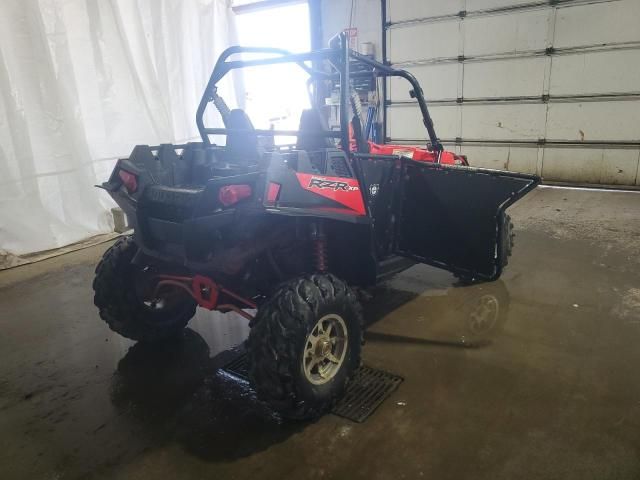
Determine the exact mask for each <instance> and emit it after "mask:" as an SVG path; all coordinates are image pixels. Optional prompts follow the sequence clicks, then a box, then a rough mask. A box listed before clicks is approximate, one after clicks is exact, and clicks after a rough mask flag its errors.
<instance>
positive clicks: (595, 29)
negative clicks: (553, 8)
mask: <svg viewBox="0 0 640 480" xmlns="http://www.w3.org/2000/svg"><path fill="white" fill-rule="evenodd" d="M639 19H640V1H638V0H620V1H617V2H607V3H597V4H591V5H576V6H568V7H564V8H558V13H557V15H556V27H555V37H554V46H555V47H556V48H566V47H576V46H584V45H605V44H609V43H618V42H637V41H640V23H639Z"/></svg>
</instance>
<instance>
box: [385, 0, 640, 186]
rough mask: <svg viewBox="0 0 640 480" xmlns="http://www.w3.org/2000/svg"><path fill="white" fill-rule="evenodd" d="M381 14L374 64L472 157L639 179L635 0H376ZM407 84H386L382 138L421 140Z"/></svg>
mask: <svg viewBox="0 0 640 480" xmlns="http://www.w3.org/2000/svg"><path fill="white" fill-rule="evenodd" d="M386 20H387V23H386V59H385V60H387V61H389V62H390V63H391V64H392V65H394V66H395V67H399V68H405V69H407V70H409V71H410V72H412V73H413V74H414V75H415V76H416V77H417V78H418V80H419V81H420V83H421V85H422V87H423V89H424V91H425V95H426V97H427V100H428V101H429V102H430V111H431V115H432V117H433V119H434V122H435V125H436V131H437V133H438V136H439V137H440V138H441V139H442V141H443V143H444V144H445V145H446V146H447V148H449V149H455V150H456V151H458V152H461V153H463V154H466V155H468V157H469V161H470V163H471V164H472V165H476V166H483V167H490V168H498V169H507V170H513V171H519V172H529V173H538V174H540V175H542V176H543V177H544V178H545V179H548V180H561V181H570V182H588V183H604V184H625V185H634V184H635V185H638V184H640V178H638V164H639V159H640V0H573V1H571V0H569V1H567V0H564V1H563V0H555V1H531V0H528V1H527V0H428V1H427V0H420V1H417V0H387V5H386ZM407 90H408V84H407V83H406V81H404V80H400V79H392V80H390V82H389V84H388V86H387V93H386V100H387V107H386V117H387V122H386V137H387V139H388V141H390V142H396V143H417V144H419V143H424V139H425V132H424V128H423V127H422V123H421V122H420V120H419V111H418V109H417V106H416V104H415V102H414V101H413V100H412V99H411V98H410V97H409V94H408V91H407Z"/></svg>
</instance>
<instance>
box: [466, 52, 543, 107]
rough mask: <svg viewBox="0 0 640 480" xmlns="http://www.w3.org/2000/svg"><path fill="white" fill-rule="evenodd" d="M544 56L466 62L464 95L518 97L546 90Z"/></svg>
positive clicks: (474, 96)
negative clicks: (544, 87) (544, 86)
mask: <svg viewBox="0 0 640 480" xmlns="http://www.w3.org/2000/svg"><path fill="white" fill-rule="evenodd" d="M547 62H549V59H547V58H544V57H536V58H521V59H515V60H499V61H493V62H477V63H467V64H465V66H464V97H465V98H483V97H517V96H540V95H542V94H543V90H542V88H543V85H544V73H545V64H546V63H547Z"/></svg>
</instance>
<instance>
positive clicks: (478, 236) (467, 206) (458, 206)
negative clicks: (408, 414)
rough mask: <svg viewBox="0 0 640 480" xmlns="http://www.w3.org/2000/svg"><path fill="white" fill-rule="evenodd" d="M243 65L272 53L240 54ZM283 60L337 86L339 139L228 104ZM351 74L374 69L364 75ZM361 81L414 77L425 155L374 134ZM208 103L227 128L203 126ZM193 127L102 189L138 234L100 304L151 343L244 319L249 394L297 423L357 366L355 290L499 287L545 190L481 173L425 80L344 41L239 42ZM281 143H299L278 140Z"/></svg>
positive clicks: (527, 180) (133, 161)
mask: <svg viewBox="0 0 640 480" xmlns="http://www.w3.org/2000/svg"><path fill="white" fill-rule="evenodd" d="M243 53H251V54H254V55H255V54H263V58H260V59H251V60H233V61H232V60H230V58H231V57H233V56H235V55H237V54H243ZM285 62H289V63H296V64H298V65H299V66H300V68H302V69H304V70H305V71H306V72H307V73H308V74H309V77H310V78H311V84H312V85H314V84H315V85H321V84H323V83H324V84H325V85H326V84H327V81H328V80H332V81H334V82H336V83H337V82H339V85H340V106H339V118H340V129H339V130H335V131H330V130H328V129H327V127H326V121H325V119H324V118H323V116H322V114H321V112H320V109H311V110H306V111H304V112H303V114H302V117H301V119H300V128H299V130H297V131H290V130H273V129H267V130H259V129H255V128H253V125H252V123H251V121H250V119H249V118H248V116H247V115H246V113H245V112H244V111H243V110H240V109H234V110H231V109H229V108H228V107H227V105H226V103H225V102H224V100H223V99H222V98H221V97H220V96H219V95H218V92H217V87H216V85H217V84H218V82H219V81H220V80H221V79H222V78H223V77H224V76H225V75H227V74H228V73H229V72H231V71H233V70H234V69H239V68H244V67H250V66H260V65H271V64H280V63H285ZM309 62H312V63H311V64H312V65H313V67H311V66H309ZM356 63H357V64H359V66H360V67H362V66H364V67H366V68H359V69H358V73H355V72H354V73H353V76H352V75H350V69H351V68H352V67H353V65H355V64H356ZM362 75H369V76H375V77H382V78H383V80H382V81H385V80H384V77H401V78H404V79H405V80H407V81H408V83H409V85H410V89H411V96H412V97H413V98H414V99H415V101H416V102H417V104H418V106H419V108H420V111H421V113H422V117H423V118H422V119H423V122H424V125H425V127H426V132H427V134H428V138H429V142H428V144H427V146H426V148H408V147H404V146H402V147H401V146H389V145H375V144H371V143H369V142H367V141H366V140H365V138H364V136H363V133H362V132H363V128H362V124H361V120H360V118H359V115H358V114H357V111H358V110H359V109H358V108H356V105H354V103H355V102H356V100H355V95H352V92H351V88H350V86H351V85H352V78H354V77H356V76H362ZM316 97H320V96H319V95H316ZM321 100H322V99H320V98H318V104H320V103H321ZM211 103H213V104H214V105H215V107H216V109H217V110H218V112H219V114H220V115H221V117H222V120H223V123H224V128H210V127H207V126H206V125H205V122H204V118H205V110H206V109H207V107H208V106H209V105H210V104H211ZM352 111H354V112H356V114H352ZM196 122H197V125H198V128H199V131H200V134H201V136H202V142H197V143H188V144H186V145H169V144H163V145H160V146H155V147H150V146H147V145H138V146H136V147H135V148H134V150H133V152H132V153H131V156H130V157H129V158H127V159H122V160H119V161H118V163H117V165H116V167H115V169H114V171H113V173H112V175H111V177H110V179H109V181H108V182H105V183H104V184H103V185H102V188H104V189H105V190H107V191H108V192H109V193H110V194H111V196H112V197H113V198H114V200H115V201H116V202H117V203H118V205H120V207H121V208H122V209H123V210H124V211H125V212H126V214H127V216H128V218H129V220H130V223H131V226H132V227H133V229H134V234H133V236H131V237H125V238H121V239H120V240H119V241H118V242H117V243H116V244H115V245H113V246H112V247H111V248H110V249H109V250H108V251H107V252H106V253H105V254H104V257H103V259H102V261H101V262H100V264H99V265H98V267H97V268H96V277H95V281H94V284H93V286H94V290H95V304H96V306H97V307H98V308H99V310H100V316H101V317H102V319H103V320H104V321H106V322H107V324H108V325H109V327H111V328H112V329H113V330H115V331H116V332H118V333H120V334H121V335H124V336H125V337H128V338H131V339H134V340H139V341H144V342H153V341H158V340H162V339H166V338H168V337H170V336H173V335H176V334H179V333H180V332H181V330H182V329H183V328H184V327H185V326H186V325H187V323H188V322H189V319H190V318H191V317H192V316H193V315H194V313H195V309H196V307H197V306H201V307H204V308H207V309H210V310H219V311H222V312H229V311H234V312H236V313H238V314H239V315H242V316H243V317H246V318H247V319H248V320H249V321H250V325H251V333H250V335H249V339H248V341H247V344H246V346H247V350H248V358H249V364H250V366H249V377H250V380H251V383H252V385H253V387H254V388H255V390H256V391H257V393H258V395H259V396H260V397H261V398H262V399H264V400H266V401H267V402H269V403H270V405H272V407H273V408H274V409H275V410H277V411H278V412H280V413H281V414H282V415H283V416H285V417H288V418H308V417H313V416H317V415H319V414H321V413H322V412H324V411H326V410H327V408H328V407H329V406H330V405H331V403H332V402H333V401H334V400H335V399H336V398H337V397H339V396H340V395H341V393H342V392H343V391H344V388H345V386H346V384H347V382H348V381H349V378H350V376H351V374H352V372H353V371H354V370H355V369H356V368H357V367H358V366H359V364H360V350H361V344H362V333H363V318H362V312H361V307H360V304H359V302H358V298H357V297H356V294H355V293H354V290H353V287H362V288H365V287H368V286H373V285H375V284H376V282H379V281H380V280H381V279H383V278H385V277H387V276H389V275H393V274H395V273H397V272H399V271H401V270H403V269H405V268H407V267H408V266H411V265H413V264H415V263H416V262H423V263H427V264H430V265H434V266H437V267H440V268H443V269H446V270H449V271H451V272H453V273H454V274H455V275H457V276H459V277H462V278H465V279H467V280H469V279H476V280H489V281H490V280H495V279H497V278H498V277H499V276H500V274H501V272H502V269H503V267H504V266H505V265H506V263H507V258H508V256H509V254H510V251H511V246H512V237H513V235H512V227H511V222H510V220H509V217H508V216H507V215H506V214H505V209H506V208H507V207H508V206H509V205H511V204H513V203H514V202H515V201H516V200H518V199H520V198H521V197H522V196H524V195H525V194H526V193H528V192H529V191H531V190H532V189H533V188H534V187H535V186H536V185H537V184H538V183H539V179H538V178H537V177H535V176H531V175H523V174H517V173H510V172H503V171H493V170H485V169H477V168H472V167H469V166H468V165H467V163H466V160H465V159H464V158H463V157H460V156H457V155H455V154H453V153H451V152H446V151H444V150H443V148H442V145H441V144H440V142H439V141H438V138H437V136H436V134H435V131H434V127H433V123H432V121H431V118H430V116H429V112H428V110H427V104H426V101H425V98H424V95H423V92H422V89H421V88H420V86H419V84H418V82H417V81H416V79H415V78H414V77H413V76H412V75H411V74H410V73H408V72H406V71H403V70H397V69H394V68H391V67H389V66H387V65H383V64H381V63H378V62H376V61H374V60H372V59H370V58H368V57H364V56H361V55H359V54H358V53H356V52H354V51H352V50H349V49H348V47H347V42H346V37H345V35H344V34H342V35H339V36H337V37H335V38H334V40H333V41H332V43H331V44H330V47H329V48H327V49H323V50H318V51H313V52H309V53H304V54H290V53H288V52H285V51H282V50H278V49H270V48H243V47H232V48H229V49H228V50H226V51H225V52H224V53H223V54H222V56H221V57H220V58H219V60H218V61H217V63H216V65H215V68H214V70H213V73H212V74H211V78H210V80H209V82H208V84H207V87H206V90H205V92H204V95H203V97H202V100H201V102H200V105H199V108H198V111H197V115H196ZM213 135H218V136H220V135H221V136H225V137H226V143H225V145H224V146H220V145H216V144H213V143H212V142H211V137H212V136H213ZM274 135H285V136H286V135H288V136H295V137H296V138H297V141H296V144H295V145H289V146H274V142H273V141H269V140H270V139H269V137H273V136H274ZM265 139H266V141H265ZM394 153H395V154H394ZM398 153H400V155H398Z"/></svg>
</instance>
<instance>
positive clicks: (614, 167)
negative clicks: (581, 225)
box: [542, 148, 639, 185]
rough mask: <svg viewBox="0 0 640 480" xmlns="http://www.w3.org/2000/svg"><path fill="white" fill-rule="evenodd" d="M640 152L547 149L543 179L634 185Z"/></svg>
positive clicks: (594, 149)
mask: <svg viewBox="0 0 640 480" xmlns="http://www.w3.org/2000/svg"><path fill="white" fill-rule="evenodd" d="M638 154H639V152H638V150H635V149H634V150H611V149H599V148H581V149H574V148H546V149H545V151H544V159H543V167H542V176H543V177H544V178H546V179H550V180H551V179H552V180H559V181H568V182H584V183H606V184H620V185H633V183H634V181H635V179H636V172H637V169H638Z"/></svg>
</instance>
